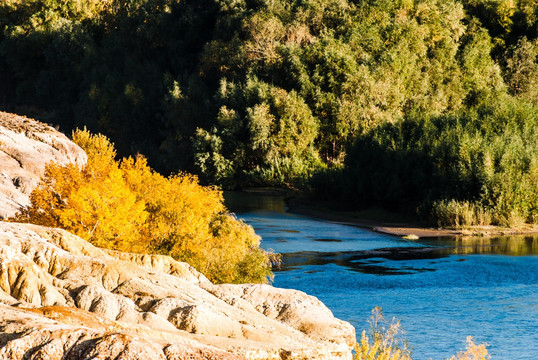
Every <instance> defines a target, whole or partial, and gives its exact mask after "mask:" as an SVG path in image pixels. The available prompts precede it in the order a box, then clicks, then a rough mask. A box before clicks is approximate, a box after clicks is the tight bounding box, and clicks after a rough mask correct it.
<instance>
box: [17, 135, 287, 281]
mask: <svg viewBox="0 0 538 360" xmlns="http://www.w3.org/2000/svg"><path fill="white" fill-rule="evenodd" d="M73 140H74V141H75V142H76V143H77V144H78V145H80V146H81V147H82V148H83V149H84V150H85V151H86V152H87V154H88V163H87V165H86V166H84V167H82V168H78V167H77V166H75V165H67V166H60V165H57V164H49V165H47V168H46V172H45V176H44V178H43V180H42V181H41V183H40V184H39V185H38V187H37V188H36V189H35V190H34V191H33V192H32V194H31V197H30V199H31V206H30V207H28V208H26V209H23V210H22V211H21V213H20V214H19V215H18V216H17V219H16V220H18V221H25V222H31V223H35V224H39V225H45V226H53V227H61V228H64V229H66V230H68V231H71V232H73V233H74V234H76V235H79V236H81V237H82V238H84V239H86V240H88V241H90V242H92V243H93V244H94V245H96V246H100V247H105V248H109V249H115V250H121V251H130V252H138V253H148V252H150V253H160V254H166V255H170V256H172V257H174V258H175V259H177V260H180V261H186V262H188V263H190V264H191V265H193V266H194V267H195V268H197V269H198V270H199V271H201V272H202V273H203V274H205V275H206V276H207V277H208V278H209V279H210V280H212V281H214V282H219V283H223V282H226V283H230V282H235V283H237V282H266V281H267V279H268V278H270V277H271V276H272V273H271V262H272V263H278V261H279V258H278V256H277V255H275V254H270V253H266V252H265V251H263V250H262V249H260V247H259V243H260V238H259V237H258V236H257V235H256V234H255V233H254V230H253V229H252V227H250V226H248V225H246V224H245V223H243V222H241V221H239V220H237V219H235V218H234V217H233V215H230V214H228V213H227V211H226V209H225V207H224V205H223V198H222V193H221V192H220V191H218V190H216V189H214V188H212V187H203V186H200V185H199V184H198V181H197V178H196V177H194V176H192V175H187V174H180V175H174V176H170V177H168V178H165V177H163V176H162V175H160V174H158V173H156V172H154V171H153V170H152V169H151V168H150V167H149V166H147V162H146V159H145V158H143V157H142V156H137V157H136V159H133V158H126V159H123V160H122V161H121V163H120V162H118V161H116V160H115V159H114V157H115V154H116V152H115V150H114V148H113V146H112V144H111V143H110V142H109V140H108V139H107V138H106V137H104V136H102V135H91V134H90V133H89V132H88V131H86V130H84V131H79V130H77V131H75V132H74V133H73Z"/></svg>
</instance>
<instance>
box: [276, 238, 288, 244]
mask: <svg viewBox="0 0 538 360" xmlns="http://www.w3.org/2000/svg"><path fill="white" fill-rule="evenodd" d="M275 241H276V242H279V243H287V242H288V240H286V239H284V238H278V239H275Z"/></svg>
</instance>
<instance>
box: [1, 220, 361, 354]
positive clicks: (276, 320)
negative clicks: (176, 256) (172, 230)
mask: <svg viewBox="0 0 538 360" xmlns="http://www.w3.org/2000/svg"><path fill="white" fill-rule="evenodd" d="M0 304H1V305H0V314H1V315H0V333H1V335H0V359H23V358H24V359H26V358H32V359H60V358H67V359H70V358H73V359H92V358H93V357H92V356H95V354H99V358H107V357H110V358H119V359H131V358H132V359H135V358H139V359H228V358H229V359H242V358H246V359H349V358H350V357H351V355H350V346H351V345H352V344H353V342H354V340H355V332H354V329H353V327H352V326H351V325H349V324H348V323H346V322H343V321H341V320H338V319H336V318H334V317H333V315H332V313H331V312H330V311H329V310H328V309H327V308H326V307H325V306H324V305H323V304H322V303H321V302H320V301H319V300H317V299H316V298H314V297H312V296H309V295H306V294H304V293H302V292H300V291H296V290H285V289H277V288H273V287H271V286H269V285H253V284H248V285H214V284H212V283H210V282H209V281H208V280H207V279H206V278H205V277H204V276H203V275H202V274H200V273H198V272H197V271H196V270H195V269H194V268H192V267H191V266H189V265H188V264H185V263H180V262H177V261H174V260H173V259H172V258H170V257H166V256H161V255H137V254H128V253H121V252H115V251H109V250H104V249H99V248H96V247H94V246H93V245H91V244H90V243H88V242H86V241H85V240H83V239H81V238H79V237H76V236H75V235H72V234H70V233H68V232H66V231H64V230H60V229H51V228H46V227H41V226H37V225H31V224H18V223H7V222H0ZM217 348H218V349H220V350H218V349H217ZM62 356H63V357H62Z"/></svg>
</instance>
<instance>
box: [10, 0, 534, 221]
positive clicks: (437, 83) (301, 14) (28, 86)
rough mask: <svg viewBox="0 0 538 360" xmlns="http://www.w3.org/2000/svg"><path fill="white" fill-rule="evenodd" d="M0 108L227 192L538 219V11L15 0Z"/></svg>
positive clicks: (527, 7)
mask: <svg viewBox="0 0 538 360" xmlns="http://www.w3.org/2000/svg"><path fill="white" fill-rule="evenodd" d="M0 28H1V33H0V106H1V107H2V108H3V109H5V110H8V111H14V112H18V113H22V114H26V115H31V116H34V117H36V118H38V119H40V120H42V121H46V122H49V123H51V124H54V125H58V126H59V127H60V129H61V130H62V131H64V132H70V130H72V129H74V128H77V127H78V128H82V127H83V126H87V128H88V129H89V130H90V131H92V132H94V133H96V132H99V133H103V134H106V135H107V136H108V137H110V138H111V140H112V141H113V142H114V143H115V145H116V148H117V149H118V153H119V155H121V156H128V155H133V154H136V153H143V154H145V155H146V156H147V158H148V161H149V163H150V165H151V166H152V167H154V168H155V169H156V170H158V171H160V172H161V173H164V174H169V173H174V172H177V171H180V170H181V171H189V172H194V173H197V174H199V175H200V177H201V179H202V180H203V181H204V182H205V183H210V184H218V185H221V186H223V187H224V188H231V189H235V188H241V187H246V186H259V185H270V186H288V187H297V188H301V189H307V190H309V191H311V192H312V193H313V194H314V196H316V197H318V198H328V199H333V200H340V201H341V202H343V203H347V204H348V206H349V207H352V208H360V207H368V206H383V207H385V208H388V209H391V210H398V211H409V212H416V211H417V209H418V211H419V213H420V214H421V215H422V216H423V217H424V218H428V219H430V220H432V221H436V222H437V223H438V224H440V225H446V226H450V225H463V224H467V225H472V224H490V223H493V224H501V225H518V224H521V223H524V222H534V223H536V222H538V141H537V140H538V1H537V0H519V1H516V0H469V1H456V0H449V1H440V0H420V1H413V0H400V1H389V0H379V1H373V0H371V1H360V0H356V1H350V0H196V1H191V0H182V1H179V0H106V1H101V0H69V1H59V0H26V1H23V0H7V1H4V2H3V3H2V5H0Z"/></svg>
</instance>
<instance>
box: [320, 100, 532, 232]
mask: <svg viewBox="0 0 538 360" xmlns="http://www.w3.org/2000/svg"><path fill="white" fill-rule="evenodd" d="M537 114H538V112H537V108H536V106H533V105H531V104H529V103H526V102H524V101H522V100H516V99H512V98H508V97H504V98H502V100H501V99H499V100H498V101H495V105H491V104H489V103H488V104H482V105H480V106H478V107H476V108H475V109H473V110H472V111H466V112H465V113H458V114H454V115H450V116H441V117H436V116H430V117H425V116H418V115H414V116H407V117H405V118H404V119H403V120H401V121H399V122H397V123H396V124H388V125H385V126H382V127H379V128H377V129H375V130H373V131H371V132H369V133H368V134H365V135H364V136H361V137H359V138H357V140H356V142H355V144H354V146H353V148H352V149H351V150H350V153H349V156H348V158H347V159H346V168H345V169H344V170H343V171H340V172H339V173H338V174H337V175H336V176H335V178H334V179H333V180H332V181H334V182H335V185H334V188H336V189H339V191H338V192H337V193H338V194H339V195H340V196H342V198H343V199H347V201H353V202H355V203H359V204H361V205H363V206H368V205H376V204H377V205H379V204H381V205H383V206H385V207H388V208H392V209H399V210H407V211H413V210H414V209H416V208H417V207H420V208H421V209H422V212H423V214H424V215H425V216H426V217H428V213H430V212H431V213H432V215H433V216H434V220H435V221H437V222H439V224H440V225H450V226H460V225H473V224H488V223H490V222H491V223H494V224H501V225H517V224H518V223H522V222H531V223H535V222H536V219H537V215H538V203H537V199H538V172H537V168H536V164H537V163H538V145H537V143H536V139H537V138H538V116H537ZM322 176H325V178H326V177H327V175H322ZM318 181H325V182H326V181H327V180H318ZM322 184H323V182H322ZM328 196H334V194H331V193H329V194H328Z"/></svg>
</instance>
